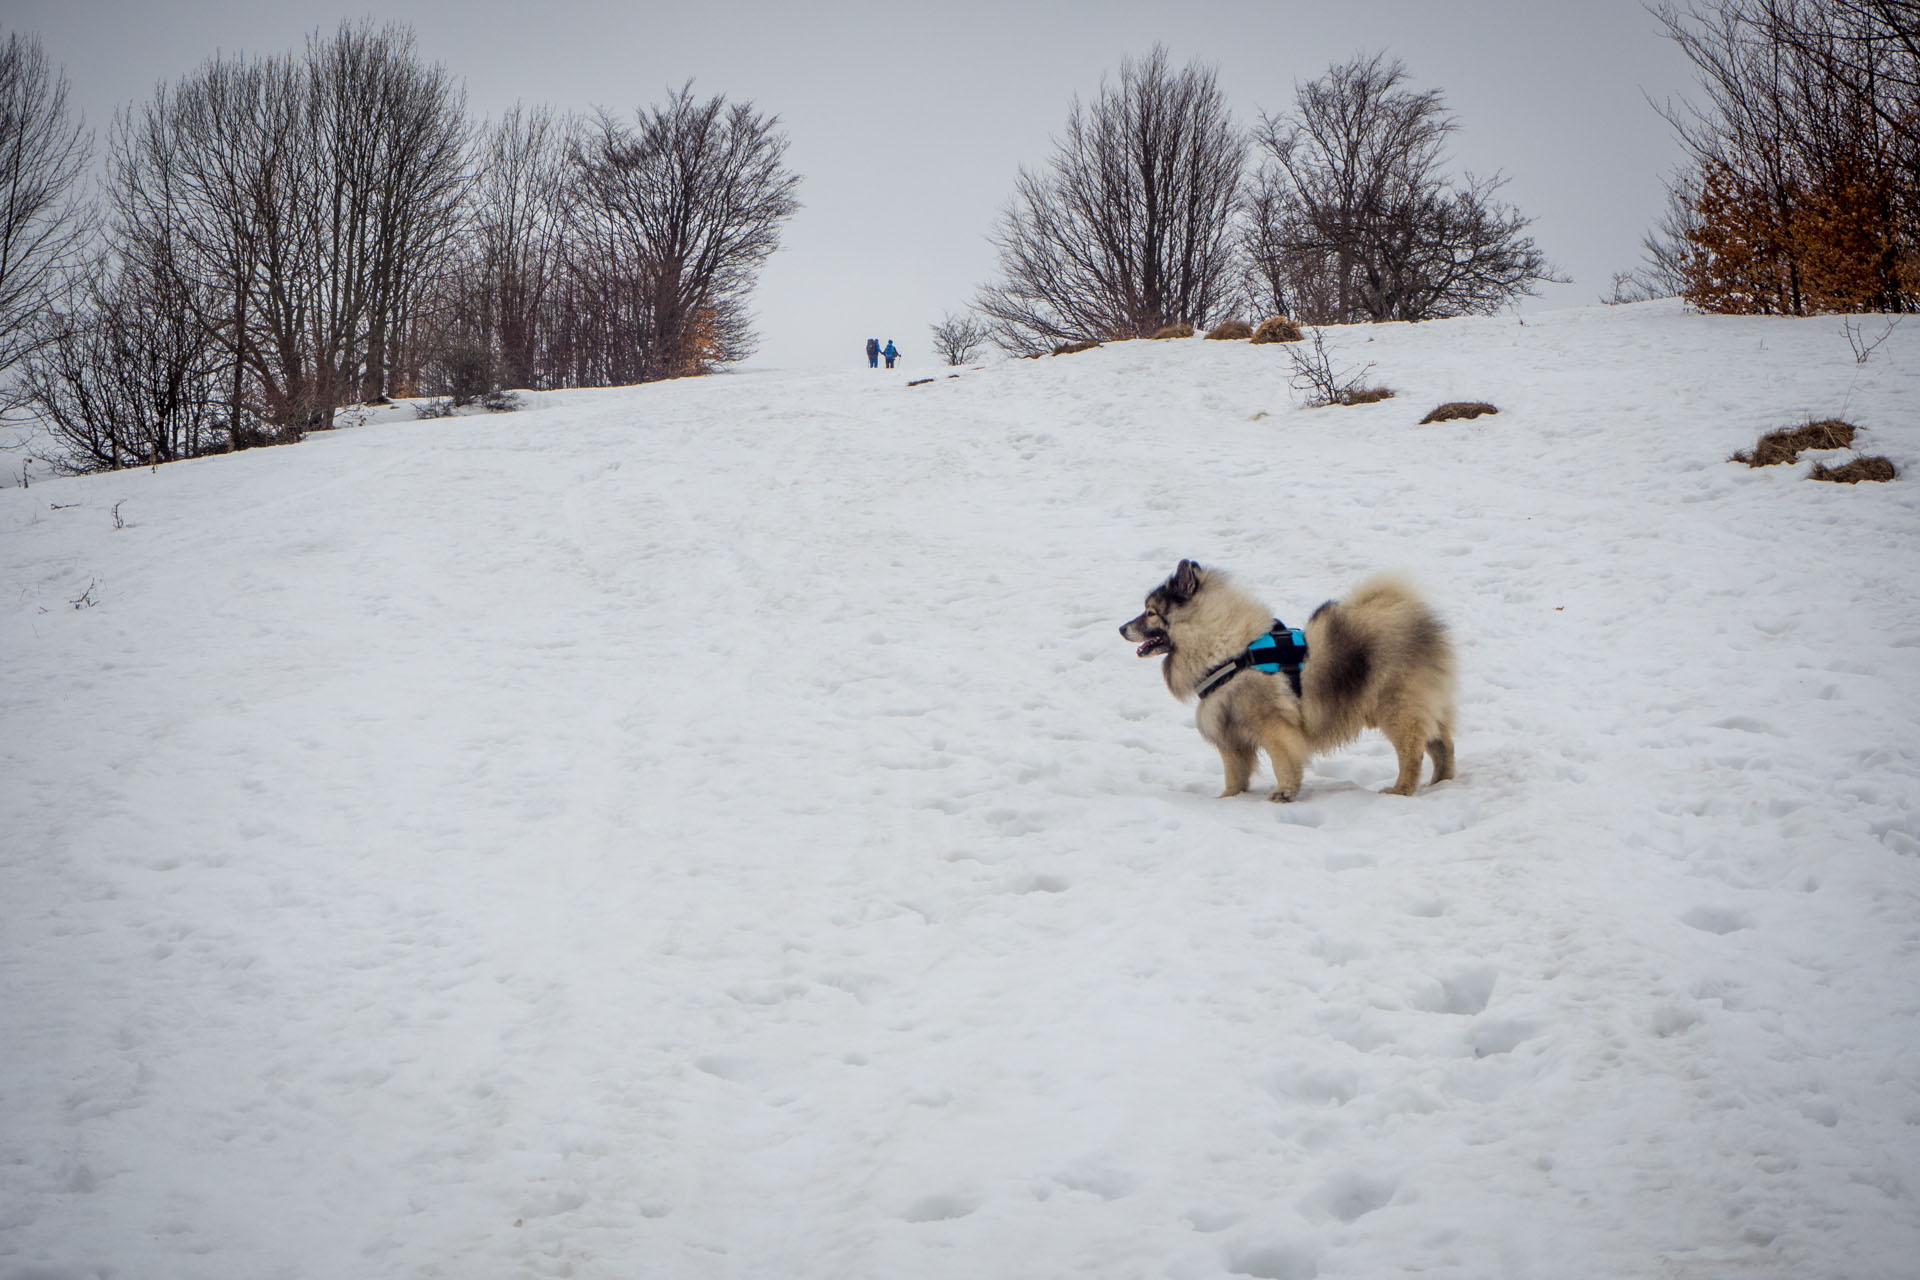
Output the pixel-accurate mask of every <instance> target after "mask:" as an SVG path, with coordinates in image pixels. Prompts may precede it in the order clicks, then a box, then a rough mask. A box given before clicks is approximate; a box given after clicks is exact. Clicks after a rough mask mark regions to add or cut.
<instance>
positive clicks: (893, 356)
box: [880, 338, 900, 369]
mask: <svg viewBox="0 0 1920 1280" xmlns="http://www.w3.org/2000/svg"><path fill="white" fill-rule="evenodd" d="M880 354H881V355H883V356H885V357H886V358H887V368H889V369H891V368H893V362H894V361H895V360H898V359H899V358H900V348H898V347H896V346H894V345H893V339H892V338H888V339H887V349H886V350H885V351H882V352H881V353H880Z"/></svg>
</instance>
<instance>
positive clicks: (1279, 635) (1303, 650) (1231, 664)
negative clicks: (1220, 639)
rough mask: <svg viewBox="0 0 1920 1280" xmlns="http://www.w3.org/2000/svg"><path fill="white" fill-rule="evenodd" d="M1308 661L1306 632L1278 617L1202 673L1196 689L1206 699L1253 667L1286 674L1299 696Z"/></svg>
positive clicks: (1269, 672) (1203, 699)
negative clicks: (1227, 656) (1216, 664)
mask: <svg viewBox="0 0 1920 1280" xmlns="http://www.w3.org/2000/svg"><path fill="white" fill-rule="evenodd" d="M1306 661H1307V633H1306V632H1304V631H1300V630H1298V629H1296V628H1293V627H1289V626H1288V625H1287V624H1286V623H1284V622H1282V621H1280V619H1278V618H1275V619H1274V620H1273V630H1271V631H1269V632H1267V633H1266V634H1265V635H1263V636H1257V637H1255V638H1254V640H1253V641H1252V643H1250V644H1248V645H1247V647H1246V648H1245V649H1242V650H1241V651H1240V652H1239V653H1236V654H1234V655H1233V656H1232V657H1231V658H1228V659H1227V660H1226V661H1225V662H1223V663H1221V664H1220V665H1219V666H1217V667H1215V668H1213V670H1211V671H1209V672H1207V674H1205V675H1204V676H1201V677H1200V683H1199V684H1197V685H1195V686H1194V692H1195V693H1197V694H1199V695H1200V698H1201V700H1202V701H1205V700H1206V697H1207V695H1208V694H1212V693H1218V692H1219V691H1220V690H1221V689H1223V688H1225V687H1226V683H1227V681H1229V680H1231V679H1233V678H1234V677H1235V676H1237V675H1239V674H1240V673H1241V672H1242V671H1245V670H1247V669H1248V668H1249V667H1251V668H1252V669H1253V670H1255V671H1261V672H1265V673H1266V674H1268V675H1285V676H1286V678H1287V683H1288V684H1290V685H1292V686H1293V696H1294V697H1296V698H1297V697H1299V696H1300V668H1301V667H1303V666H1305V665H1306Z"/></svg>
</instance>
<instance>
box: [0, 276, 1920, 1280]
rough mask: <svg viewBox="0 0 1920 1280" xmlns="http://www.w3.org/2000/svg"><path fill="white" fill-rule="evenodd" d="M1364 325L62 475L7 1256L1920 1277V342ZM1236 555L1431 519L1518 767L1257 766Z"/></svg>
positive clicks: (19, 976)
mask: <svg viewBox="0 0 1920 1280" xmlns="http://www.w3.org/2000/svg"><path fill="white" fill-rule="evenodd" d="M1332 342H1333V345H1334V346H1335V347H1336V348H1337V349H1338V351H1339V352H1340V353H1341V355H1342V357H1344V358H1346V359H1348V360H1349V361H1350V362H1357V361H1360V360H1368V361H1372V362H1374V363H1375V364H1376V365H1377V369H1376V371H1375V375H1374V376H1375V377H1377V378H1378V380H1380V381H1382V382H1384V383H1386V384H1387V385H1390V386H1392V387H1395V388H1397V389H1398V390H1399V392H1400V395H1399V396H1398V398H1396V399H1394V400H1391V401H1387V402H1385V403H1383V404H1379V405H1373V406H1366V407H1361V408H1351V409H1328V410H1317V411H1308V410H1303V409H1300V408H1297V407H1296V405H1295V400H1296V397H1295V396H1294V395H1293V394H1292V393H1291V392H1289V391H1288V389H1287V387H1286V382H1285V376H1284V357H1283V355H1282V354H1281V353H1280V350H1279V349H1278V348H1274V347H1250V346H1247V345H1244V344H1228V343H1209V342H1201V341H1192V342H1161V343H1144V342H1142V343H1129V344H1121V345H1116V346H1110V347H1107V348H1104V349H1102V350H1099V351H1094V352H1089V353H1086V354H1083V355H1077V356H1073V357H1063V358H1058V359H1046V360H1041V361H1037V362H1024V361H1016V362H1007V363H1002V364H996V365H993V366H991V367H988V368H984V369H978V370H966V371H963V372H962V374H961V376H959V377H957V378H948V377H946V376H945V374H946V372H947V371H946V370H939V371H932V370H927V369H918V370H916V369H903V370H901V371H898V372H897V373H896V374H887V373H884V372H882V373H873V372H870V371H868V370H866V369H864V368H861V369H857V370H854V371H850V372H847V373H832V374H825V373H821V374H796V373H756V374H744V375H737V376H730V377H723V378H712V379H705V380H697V381H690V382H684V383H673V384H662V385H656V386H652V387H647V388H640V389H633V390H616V391H606V392H574V393H554V394H548V395H543V396H537V397H531V398H530V402H531V407H530V408H529V410H528V411H526V412H523V413H520V414H516V415H511V416H503V417H488V418H461V419H454V420H450V421H437V422H411V423H391V424H387V425H370V426H365V427H361V428H358V429H354V430H347V431H339V432H335V433H333V434H330V435H327V436H323V437H316V438H313V439H310V440H309V441H307V442H306V443H304V444H301V445H299V446H298V447H296V448H291V449H280V450H262V451H256V452H252V453H247V454H242V455H238V456H235V457H226V458H214V459H205V460H200V461H196V462H191V463H183V464H177V465H174V466H170V467H165V468H161V469H159V470H158V471H153V472H132V473H121V474H117V475H111V476H102V477H94V478H88V479H79V480H69V481H59V482H38V481H36V482H35V483H34V485H33V486H32V488H30V489H19V488H14V489H9V490H6V491H4V492H0V653H4V655H5V660H6V675H7V679H6V680H5V681H4V683H3V684H0V898H4V907H0V1278H4V1280H27V1278H29V1277H31V1278H33V1280H53V1278H56V1277H58V1278H60V1280H78V1278H79V1277H96V1276H98V1277H115V1278H129V1280H130V1278H132V1277H140V1278H142V1280H147V1278H152V1277H183V1278H184V1277H220V1278H227V1277H231V1278H233V1280H263V1278H267V1277H315V1278H322V1277H328V1278H330V1277H346V1276H352V1277H388V1276H392V1277H448V1278H450V1280H451V1278H461V1280H465V1278H468V1277H479V1276H486V1277H494V1276H576V1277H609V1278H613V1277H621V1278H627V1277H640V1276H648V1277H652V1276H660V1277H780V1278H782V1280H789V1278H791V1280H802V1278H817V1280H846V1278H850V1277H875V1278H877V1280H880V1278H883V1280H896V1278H901V1277H914V1278H915V1280H926V1278H935V1277H955V1278H963V1277H964V1278H967V1280H973V1278H978V1277H1052V1276H1068V1275H1085V1276H1099V1277H1122V1276H1155V1277H1157V1276H1171V1277H1182V1278H1185V1277H1196V1278H1197V1277H1221V1276H1227V1275H1243V1276H1255V1277H1266V1278H1267V1280H1303V1278H1305V1277H1315V1276H1318V1277H1325V1278H1327V1280H1333V1278H1336V1277H1355V1278H1359V1277H1368V1278H1372V1277H1380V1276H1388V1275H1400V1274H1412V1273H1419V1274H1422V1275H1432V1276H1441V1277H1460V1278H1462V1280H1467V1278H1474V1277H1495V1276H1501V1277H1514V1278H1515V1280H1521V1278H1525V1280H1540V1278H1544V1277H1567V1278H1569V1280H1575V1278H1587V1277H1605V1278H1614V1277H1642V1276H1645V1277H1656V1276H1658V1277H1701V1278H1705V1277H1728V1276H1740V1277H1761V1276H1766V1277H1773V1276H1778V1277H1793V1278H1794V1280H1815V1278H1818V1277H1846V1278H1848V1280H1875V1278H1883V1277H1884V1278H1888V1280H1891V1278H1893V1277H1904V1276H1910V1275H1913V1274H1914V1273H1915V1267H1916V1263H1915V1261H1914V1260H1915V1258H1916V1257H1920V1066H1917V1065H1916V1063H1920V984H1917V983H1916V979H1920V734H1917V733H1916V726H1917V725H1920V602H1917V601H1920V559H1917V558H1916V555H1915V547H1916V541H1915V535H1916V532H1920V499H1916V497H1915V496H1914V495H1915V493H1916V489H1915V480H1916V479H1920V412H1916V410H1917V409H1920V327H1915V326H1913V325H1911V324H1909V325H1908V326H1906V327H1903V328H1902V329H1900V330H1898V331H1897V332H1896V333H1895V334H1894V335H1893V337H1892V338H1891V339H1890V340H1889V342H1888V343H1887V345H1885V346H1884V347H1882V348H1881V349H1880V351H1879V352H1877V353H1876V354H1875V356H1874V357H1873V359H1872V360H1871V361H1870V362H1869V363H1868V364H1866V365H1864V366H1861V365H1856V364H1855V363H1854V361H1853V358H1852V354H1851V352H1850V351H1849V349H1848V347H1847V344H1846V342H1845V340H1844V337H1843V336H1842V334H1841V332H1840V328H1839V323H1838V321H1834V320H1807V321H1798V320H1778V319H1768V320H1760V319H1755V320H1739V319H1725V318H1708V317H1700V316H1693V315H1688V314H1686V313H1684V312H1682V311H1681V310H1679V309H1677V308H1675V307H1672V306H1670V305H1663V304H1653V305H1648V306H1640V307H1631V308H1611V309H1593V310H1585V311H1573V312H1560V313H1548V314H1543V315H1538V316H1534V317H1529V318H1528V320H1527V322H1526V323H1525V324H1524V325H1522V324H1520V323H1518V322H1517V321H1515V320H1514V319H1512V318H1510V317H1509V318H1501V319H1485V320H1467V321H1456V322H1447V323H1440V324H1429V325H1422V326H1382V327H1376V328H1367V329H1353V330H1336V331H1332ZM930 373H931V374H933V376H935V378H936V380H935V381H934V382H933V383H931V384H928V385H924V386H918V387H913V388H907V387H905V386H904V385H903V384H904V382H905V381H906V380H907V379H908V378H913V377H921V376H927V375H928V374H930ZM1460 398H1475V399H1488V400H1491V401H1493V402H1495V403H1496V404H1498V405H1499V406H1500V408H1501V410H1502V412H1501V413H1500V414H1499V416H1497V417H1492V418H1481V419H1478V420H1475V421H1472V422H1455V423H1449V424H1443V425H1435V426H1427V427H1420V426H1415V425H1414V424H1415V422H1416V421H1417V420H1418V418H1419V417H1420V416H1421V414H1422V413H1424V412H1425V411H1426V410H1427V409H1429V408H1431V407H1432V406H1433V405H1434V404H1435V403H1438V402H1439V401H1440V400H1443V399H1460ZM1836 413H1838V414H1842V415H1844V416H1845V417H1847V418H1848V419H1849V420H1851V421H1853V422H1855V423H1857V424H1859V425H1860V426H1861V427H1862V428H1864V432H1863V436H1862V440H1861V443H1862V445H1863V446H1864V447H1865V448H1866V450H1867V451H1868V452H1874V453H1884V454H1887V455H1889V456H1891V457H1892V458H1893V459H1894V461H1895V462H1896V463H1898V464H1899V465H1901V466H1902V468H1903V469H1905V470H1906V471H1907V472H1908V477H1911V478H1908V477H1903V478H1902V479H1901V480H1899V481H1896V482H1895V483H1893V484H1888V485H1872V484H1866V485H1859V486H1855V487H1848V486H1840V485H1823V484H1813V483H1809V482H1808V481H1806V480H1804V479H1803V478H1801V477H1802V475H1803V473H1804V472H1805V470H1806V467H1807V463H1806V462H1802V463H1801V464H1799V465H1797V466H1794V467H1782V468H1773V469H1768V470H1754V471H1750V470H1748V469H1746V468H1744V467H1739V466H1734V465H1730V464H1728V463H1727V462H1725V461H1724V459H1725V457H1726V455H1727V454H1728V453H1729V452H1731V451H1732V450H1733V449H1735V448H1737V447H1741V446H1744V445H1749V444H1751V443H1752V440H1753V438H1754V436H1756V435H1757V434H1758V433H1759V432H1760V431H1762V430H1764V429H1766V428H1769V427H1775V426H1783V425H1792V424H1794V423H1797V422H1800V421H1805V420H1806V419H1807V418H1808V417H1813V416H1821V417H1824V416H1828V415H1830V414H1836ZM116 506H117V508H118V513H119V517H120V523H121V524H122V525H124V527H118V528H117V527H115V521H114V519H113V515H114V511H115V508H116ZM1181 556H1192V557H1194V558H1196V559H1199V560H1201V561H1203V562H1205V563H1209V564H1218V565H1222V566H1225V567H1227V568H1229V569H1231V570H1233V571H1235V573H1236V576H1237V577H1238V578H1239V579H1240V580H1241V581H1242V583H1243V584H1244V585H1246V586H1248V587H1250V588H1252V589H1253V590H1255V591H1256V592H1257V593H1259V594H1260V595H1262V597H1263V598H1264V599H1265V600H1266V601H1267V603H1268V604H1269V605H1270V606H1271V607H1272V608H1273V609H1274V610H1275V611H1276V612H1277V613H1279V614H1280V616H1282V617H1284V618H1288V619H1290V620H1291V619H1293V618H1295V617H1304V615H1305V614H1306V613H1307V612H1308V611H1309V610H1311V609H1312V607H1313V606H1314V605H1316V604H1318V603H1319V602H1320V601H1321V600H1323V599H1325V598H1326V597H1328V596H1330V595H1334V594H1337V593H1339V592H1340V591H1341V590H1343V589H1344V588H1345V587H1346V586H1347V585H1349V584H1350V583H1351V582H1353V581H1354V580H1355V579H1357V578H1358V577H1360V576H1361V575H1363V574H1365V573H1367V572H1370V571H1372V570H1374V569H1376V568H1381V567H1397V568H1402V569H1405V570H1407V571H1409V572H1410V573H1411V574H1412V575H1413V576H1414V577H1415V578H1417V579H1418V580H1419V581H1421V582H1422V583H1423V585H1424V587H1425V588H1426V590H1427V591H1428V593H1429V594H1430V596H1431V597H1432V598H1433V599H1434V601H1435V602H1436V604H1437V606H1438V607H1439V609H1440V610H1441V612H1442V613H1443V614H1444V615H1445V616H1446V617H1447V618H1448V620H1449V621H1450V622H1451V623H1452V625H1453V627H1454V629H1455V631H1456V634H1457V638H1458V641H1459V647H1460V649H1461V652H1462V659H1463V685H1462V707H1461V725H1460V729H1459V735H1458V744H1459V759H1460V767H1461V773H1460V777H1459V778H1458V779H1457V780H1455V781H1453V782H1450V783H1447V784H1444V785H1442V786H1440V787H1437V788H1434V789H1432V790H1425V791H1422V792H1421V793H1420V794H1419V795H1417V796H1415V797H1413V798H1411V799H1401V798H1397V797H1384V796H1380V795H1378V794H1375V793H1376V791H1377V789H1378V788H1380V787H1381V786H1384V785H1386V784H1387V783H1388V782H1390V781H1391V779H1392V775H1393V764H1392V758H1391V752H1390V751H1389V750H1388V748H1387V747H1386V746H1385V744H1384V743H1383V742H1382V741H1381V740H1380V739H1379V738H1378V737H1377V736H1373V737H1370V738H1369V739H1367V740H1365V741H1363V742H1362V743H1361V744H1360V745H1358V746H1357V747H1355V748H1353V749H1350V750H1348V751H1346V752H1343V753H1340V754H1338V755H1333V756H1329V757H1325V758H1323V759H1321V760H1319V761H1317V762H1316V763H1315V764H1314V765H1313V766H1312V767H1310V768H1309V770H1308V774H1307V781H1306V787H1305V791H1304V794H1303V797H1302V799H1301V801H1300V802H1299V803H1296V804H1294V805H1291V806H1284V807H1283V806H1276V805H1272V804H1268V803H1266V802H1264V800H1262V799H1259V798H1256V795H1253V794H1250V795H1248V796H1244V797H1240V798H1236V799H1233V800H1216V799H1214V798H1213V793H1214V791H1215V790H1217V788H1218V778H1217V769H1218V764H1217V760H1216V758H1215V757H1214V755H1213V753H1212V751H1211V750H1210V749H1209V748H1208V747H1206V745H1205V744H1204V743H1203V742H1201V740H1200V739H1199V738H1198V736H1197V735H1196V734H1195V733H1194V731H1193V729H1192V726H1191V720H1192V716H1191V711H1190V710H1189V709H1187V708H1183V707H1181V706H1180V705H1178V704H1176V703H1175V702H1173V701H1172V700H1171V699H1170V698H1168V697H1167V695H1166V692H1165V690H1164V688H1163V687H1162V685H1161V682H1160V678H1159V674H1158V671H1157V669H1156V665H1155V664H1152V663H1144V662H1139V661H1137V660H1136V659H1135V658H1134V656H1133V653H1132V649H1131V646H1129V645H1128V644H1127V643H1126V642H1125V641H1123V640H1121V639H1120V637H1119V636H1118V635H1117V634H1116V633H1115V630H1114V629H1115V627H1116V626H1117V625H1118V624H1119V623H1120V622H1121V621H1122V620H1124V619H1125V618H1127V617H1129V616H1131V615H1132V614H1133V613H1135V612H1136V611H1137V610H1138V608H1139V601H1140V598H1141V596H1142V595H1144V593H1145V592H1146V591H1147V590H1148V589H1149V588H1150V587H1152V586H1153V585H1154V584H1155V583H1157V582H1158V581H1159V580H1160V579H1161V578H1162V577H1163V576H1164V575H1165V574H1166V573H1167V571H1168V570H1169V569H1171V568H1172V566H1173V564H1174V562H1175V561H1176V560H1177V559H1178V558H1179V557H1181ZM89 588H91V593H90V595H89V594H86V593H87V592H88V589H89ZM76 600H78V601H81V602H82V604H83V606H84V607H74V605H73V603H72V602H74V601H76Z"/></svg>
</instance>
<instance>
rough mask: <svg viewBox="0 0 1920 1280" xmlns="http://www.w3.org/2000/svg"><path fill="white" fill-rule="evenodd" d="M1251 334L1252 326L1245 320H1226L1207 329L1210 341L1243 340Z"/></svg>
mask: <svg viewBox="0 0 1920 1280" xmlns="http://www.w3.org/2000/svg"><path fill="white" fill-rule="evenodd" d="M1252 336H1253V326H1252V325H1250V324H1248V323H1247V322H1246V321H1245V320H1228V321H1225V322H1223V323H1221V324H1217V325H1215V326H1213V328H1211V329H1209V330H1207V339H1208V341H1210V342H1245V341H1246V340H1247V339H1248V338H1251V337H1252Z"/></svg>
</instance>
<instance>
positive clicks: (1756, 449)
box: [1727, 418, 1854, 467]
mask: <svg viewBox="0 0 1920 1280" xmlns="http://www.w3.org/2000/svg"><path fill="white" fill-rule="evenodd" d="M1853 436H1854V428H1853V426H1852V424H1851V423H1846V422H1842V421H1840V419H1838V418H1827V419H1825V420H1824V421H1821V422H1809V423H1807V424H1806V425H1805V426H1803V427H1781V428H1780V429H1779V430H1777V431H1769V432H1767V433H1766V434H1765V435H1763V436H1761V437H1760V438H1759V439H1758V440H1756V441H1755V442H1754V445H1753V448H1751V449H1742V450H1741V451H1740V452H1738V453H1736V454H1734V455H1733V456H1732V457H1730V458H1728V459H1727V461H1728V462H1744V463H1746V464H1747V465H1748V466H1750V467H1773V466H1778V465H1780V464H1781V463H1783V462H1792V461H1794V460H1795V459H1797V458H1798V457H1799V456H1800V455H1801V453H1802V452H1804V451H1806V450H1808V449H1845V448H1847V447H1848V446H1850V445H1851V444H1852V443H1853Z"/></svg>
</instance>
